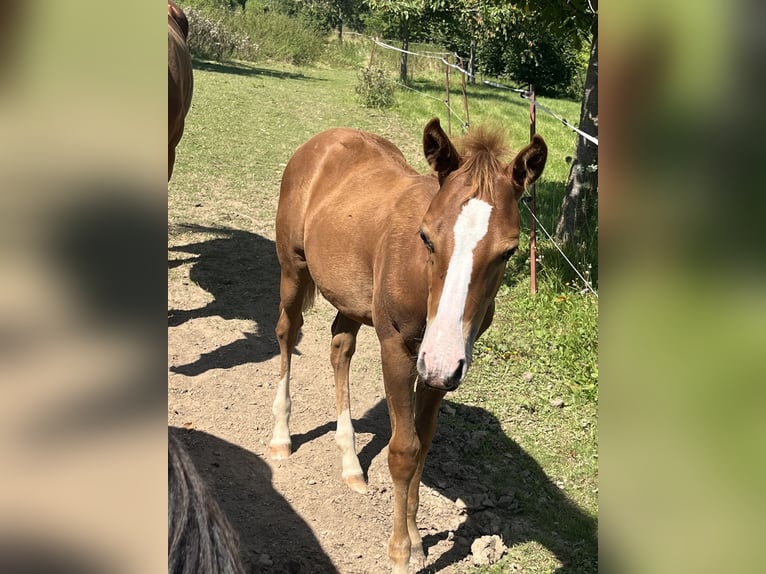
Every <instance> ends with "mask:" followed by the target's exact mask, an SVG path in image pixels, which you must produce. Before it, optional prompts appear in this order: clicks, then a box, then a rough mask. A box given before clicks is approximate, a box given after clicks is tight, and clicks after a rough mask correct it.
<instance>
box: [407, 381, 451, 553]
mask: <svg viewBox="0 0 766 574" xmlns="http://www.w3.org/2000/svg"><path fill="white" fill-rule="evenodd" d="M444 395H445V392H444V391H439V390H436V389H432V388H430V387H427V386H425V385H424V384H423V383H422V382H421V381H418V384H417V389H416V391H415V428H416V430H417V433H418V439H419V440H420V452H419V453H418V464H417V467H416V468H415V474H414V475H413V477H412V481H411V482H410V488H409V496H408V498H407V530H408V532H409V536H410V542H411V544H412V551H411V558H410V559H411V560H412V561H413V562H414V561H418V562H420V567H421V568H422V567H424V566H425V561H426V556H425V553H424V552H423V541H422V539H421V537H420V532H419V531H418V525H417V515H418V506H419V504H420V478H421V477H422V476H423V467H424V466H425V462H426V456H427V455H428V449H429V448H431V442H432V440H433V438H434V433H435V432H436V423H437V420H438V417H439V405H440V404H441V402H442V398H443V397H444Z"/></svg>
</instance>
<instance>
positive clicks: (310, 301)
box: [301, 277, 317, 313]
mask: <svg viewBox="0 0 766 574" xmlns="http://www.w3.org/2000/svg"><path fill="white" fill-rule="evenodd" d="M316 299H317V284H316V283H314V279H313V278H311V277H309V283H308V289H306V295H305V296H304V297H303V306H302V307H301V311H303V312H304V313H305V312H306V311H308V310H309V309H311V308H312V307H313V306H314V302H315V301H316Z"/></svg>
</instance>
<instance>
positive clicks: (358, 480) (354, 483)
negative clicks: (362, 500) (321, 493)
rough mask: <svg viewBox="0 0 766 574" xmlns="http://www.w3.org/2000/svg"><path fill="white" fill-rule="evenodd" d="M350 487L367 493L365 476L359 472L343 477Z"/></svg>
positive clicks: (360, 492)
mask: <svg viewBox="0 0 766 574" xmlns="http://www.w3.org/2000/svg"><path fill="white" fill-rule="evenodd" d="M343 482H345V483H346V484H347V485H348V487H349V488H350V489H351V490H353V491H354V492H358V493H359V494H367V483H366V482H365V481H364V477H363V476H361V475H359V474H352V475H351V476H346V477H344V478H343Z"/></svg>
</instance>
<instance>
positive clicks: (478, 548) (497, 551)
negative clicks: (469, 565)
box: [471, 534, 508, 566]
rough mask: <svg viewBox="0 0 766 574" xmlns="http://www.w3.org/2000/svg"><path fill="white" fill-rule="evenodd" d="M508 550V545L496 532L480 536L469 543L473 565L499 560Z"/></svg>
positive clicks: (488, 563)
mask: <svg viewBox="0 0 766 574" xmlns="http://www.w3.org/2000/svg"><path fill="white" fill-rule="evenodd" d="M507 551H508V547H507V546H506V545H505V543H504V542H503V540H502V538H500V537H499V536H498V535H497V534H493V535H492V536H482V537H481V538H477V539H476V540H474V541H473V544H471V556H472V560H473V564H474V566H489V565H491V564H494V563H496V562H497V561H499V560H500V559H501V558H502V557H503V555H504V554H505V553H506V552H507Z"/></svg>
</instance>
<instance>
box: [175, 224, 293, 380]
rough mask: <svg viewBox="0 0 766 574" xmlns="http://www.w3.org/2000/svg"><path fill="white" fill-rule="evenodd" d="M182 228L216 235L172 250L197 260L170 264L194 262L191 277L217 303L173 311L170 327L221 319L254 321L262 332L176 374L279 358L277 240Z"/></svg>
mask: <svg viewBox="0 0 766 574" xmlns="http://www.w3.org/2000/svg"><path fill="white" fill-rule="evenodd" d="M180 229H181V231H183V232H190V231H191V232H194V233H200V234H206V235H214V237H212V238H208V239H204V240H203V241H199V242H197V243H190V244H187V245H180V246H176V247H171V248H170V251H172V252H176V253H178V252H180V253H186V254H192V255H195V256H196V257H192V258H180V259H173V260H170V261H168V268H173V267H177V266H179V265H181V264H184V263H189V262H191V263H192V267H191V270H190V271H189V278H190V279H191V280H192V281H193V282H194V283H196V284H197V285H198V286H199V287H201V288H202V289H204V290H205V291H207V292H208V293H210V294H211V295H212V296H213V297H214V299H213V300H212V301H211V302H210V303H208V304H207V305H205V306H204V307H200V308H198V309H191V310H180V309H171V310H169V311H168V326H169V327H177V326H179V325H182V324H183V323H185V322H186V321H190V320H192V319H199V318H203V317H212V316H218V317H221V318H223V319H227V320H228V319H247V320H251V321H254V322H255V323H256V324H257V330H256V332H255V333H245V334H244V338H241V339H237V340H236V341H234V342H232V343H229V344H228V345H224V346H222V347H219V348H217V349H215V350H213V351H211V352H209V353H205V354H203V355H202V356H200V358H199V359H197V360H196V361H194V362H193V363H188V364H186V365H174V366H172V367H170V370H171V371H172V372H174V373H180V374H182V375H187V376H192V377H193V376H196V375H199V374H201V373H204V372H206V371H208V370H209V369H228V368H230V367H235V366H237V365H242V364H246V363H250V362H260V361H265V360H268V359H270V358H271V357H273V356H275V355H278V354H279V345H278V344H277V341H276V337H275V336H274V328H275V327H276V324H277V318H278V314H279V274H280V270H279V261H278V260H277V254H276V248H275V247H274V242H273V241H271V240H270V239H266V238H265V237H262V236H260V235H258V234H255V233H251V232H249V231H242V230H238V229H229V228H224V227H204V226H200V225H184V226H181V227H180Z"/></svg>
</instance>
